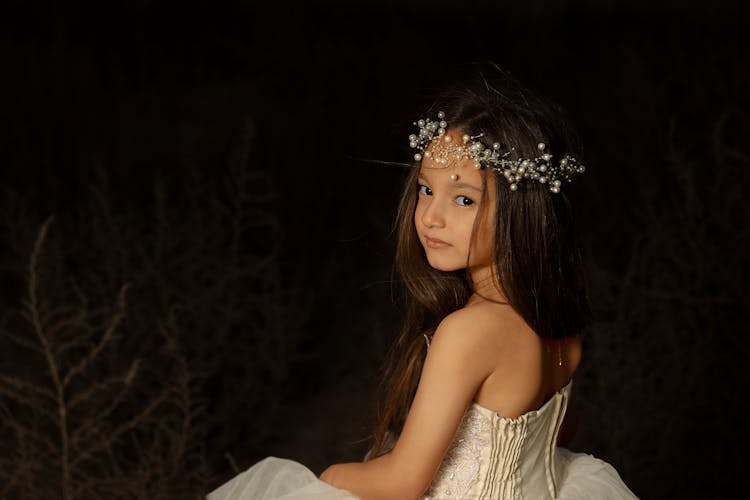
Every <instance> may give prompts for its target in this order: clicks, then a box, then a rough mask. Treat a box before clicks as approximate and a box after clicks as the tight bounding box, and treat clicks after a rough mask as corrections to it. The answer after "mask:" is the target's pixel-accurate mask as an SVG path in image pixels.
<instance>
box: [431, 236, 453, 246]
mask: <svg viewBox="0 0 750 500" xmlns="http://www.w3.org/2000/svg"><path fill="white" fill-rule="evenodd" d="M425 244H426V245H427V246H428V247H430V248H445V247H447V246H450V244H448V243H446V242H445V241H443V240H439V239H437V238H430V237H429V236H425Z"/></svg>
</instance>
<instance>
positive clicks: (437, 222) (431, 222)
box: [422, 199, 445, 227]
mask: <svg viewBox="0 0 750 500" xmlns="http://www.w3.org/2000/svg"><path fill="white" fill-rule="evenodd" d="M422 224H424V226H425V227H444V226H445V217H444V215H443V211H442V209H441V207H440V204H439V203H437V202H436V200H434V199H433V200H430V202H429V203H428V204H427V206H426V207H425V209H424V212H422Z"/></svg>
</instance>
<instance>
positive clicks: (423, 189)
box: [417, 184, 432, 196]
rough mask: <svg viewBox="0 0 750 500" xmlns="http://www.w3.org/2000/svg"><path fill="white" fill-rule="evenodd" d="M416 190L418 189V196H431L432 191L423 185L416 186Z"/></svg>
mask: <svg viewBox="0 0 750 500" xmlns="http://www.w3.org/2000/svg"><path fill="white" fill-rule="evenodd" d="M417 189H419V194H424V195H427V196H430V195H431V194H432V189H430V188H428V187H427V186H425V185H424V184H417Z"/></svg>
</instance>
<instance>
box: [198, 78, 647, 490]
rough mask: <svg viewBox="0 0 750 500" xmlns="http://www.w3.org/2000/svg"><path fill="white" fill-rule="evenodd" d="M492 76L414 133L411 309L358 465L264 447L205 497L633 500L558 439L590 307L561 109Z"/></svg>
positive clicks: (407, 197) (406, 230) (461, 87)
mask: <svg viewBox="0 0 750 500" xmlns="http://www.w3.org/2000/svg"><path fill="white" fill-rule="evenodd" d="M494 70H495V71H494V72H495V73H498V74H497V76H496V77H494V78H492V79H488V78H487V77H485V76H484V75H481V74H480V75H479V76H478V77H477V78H475V79H473V80H470V81H467V82H463V83H461V84H457V85H452V86H450V87H449V89H448V90H447V91H446V92H444V93H443V94H442V95H440V96H439V97H438V98H437V100H436V101H435V104H434V105H433V106H432V107H431V108H430V110H429V111H428V114H427V116H429V117H431V118H426V119H420V120H419V121H418V122H416V123H415V125H416V126H417V129H416V130H415V131H414V134H412V135H411V136H410V137H409V142H410V145H411V147H412V148H414V150H415V154H414V163H413V164H412V169H411V172H410V174H409V175H408V179H407V181H406V185H405V188H404V192H403V195H402V198H401V203H400V209H399V215H398V221H397V222H398V244H397V251H396V263H397V267H398V270H399V272H400V274H401V277H402V279H403V283H404V285H405V287H406V292H407V293H406V300H407V308H406V311H407V313H406V318H405V321H404V326H403V329H402V332H401V335H400V337H399V338H398V340H397V341H396V343H395V344H394V346H393V348H392V349H391V352H390V355H389V362H388V363H387V365H386V366H387V369H386V371H385V373H384V383H383V384H381V385H380V387H385V388H386V391H385V393H384V395H383V396H382V404H381V405H380V412H379V415H378V419H377V425H376V426H375V429H374V431H373V436H372V437H373V440H372V443H373V444H372V447H371V449H370V452H369V453H368V454H367V456H366V457H365V461H364V462H362V463H344V464H335V465H332V466H330V467H329V468H328V469H326V470H325V471H324V472H323V473H322V474H321V475H320V478H316V477H315V475H314V474H313V473H312V472H311V471H309V470H308V469H306V468H305V467H304V466H302V465H301V464H298V463H296V462H292V461H290V460H282V459H278V458H274V457H269V458H267V459H265V460H263V461H261V462H259V463H258V464H256V465H255V466H253V467H252V468H251V469H249V470H248V471H246V472H245V473H244V474H241V475H239V476H237V477H236V478H234V479H233V480H232V481H230V482H229V483H227V484H225V485H223V486H222V487H220V488H219V489H218V490H216V491H214V492H213V493H211V494H210V495H209V500H228V499H267V498H284V499H294V498H303V499H321V500H328V499H339V498H340V499H352V498H364V499H368V500H369V499H411V498H462V499H463V498H493V499H506V498H512V499H520V498H524V499H542V498H592V499H594V498H595V499H598V500H601V499H607V498H635V496H634V495H633V494H632V492H630V490H629V489H628V488H627V487H626V486H625V484H624V483H623V482H622V481H621V479H620V477H619V476H618V474H617V472H616V471H615V470H614V469H613V468H612V467H611V466H610V465H608V464H606V463H605V462H602V461H601V460H598V459H595V458H594V457H592V456H590V455H585V454H577V453H572V452H570V451H568V450H566V449H565V448H560V447H557V445H558V444H564V443H565V442H566V440H567V439H568V438H569V437H570V433H571V430H572V426H573V425H574V422H573V421H572V418H571V417H572V412H570V411H568V412H567V413H568V414H567V415H566V410H568V409H570V410H572V405H571V401H572V387H573V382H572V377H573V374H574V373H575V371H576V369H577V367H578V365H579V363H580V361H581V336H582V333H583V331H584V330H585V328H586V327H587V325H588V322H589V315H590V309H589V303H588V300H587V296H586V291H585V287H584V280H583V271H582V265H581V259H580V254H579V251H578V248H577V244H576V240H575V235H574V231H573V223H572V219H571V208H570V205H569V202H568V198H567V195H566V188H567V183H568V182H569V181H570V180H571V179H572V178H573V177H574V176H575V175H577V174H579V173H582V172H583V171H584V167H583V165H582V164H581V163H580V162H579V161H578V160H577V159H576V157H575V156H574V149H573V148H574V142H573V137H572V134H571V133H570V128H569V127H567V126H566V125H565V124H564V122H563V120H562V118H561V113H560V112H559V111H558V110H557V108H556V107H555V106H553V105H551V104H548V103H546V102H545V101H543V100H541V99H539V98H537V97H535V96H533V95H532V94H531V93H530V92H528V91H527V90H525V89H522V88H521V86H520V85H519V84H518V83H516V82H515V81H513V80H512V79H511V78H510V77H508V76H507V75H505V74H503V73H502V72H501V71H499V70H497V68H494ZM564 417H565V418H564Z"/></svg>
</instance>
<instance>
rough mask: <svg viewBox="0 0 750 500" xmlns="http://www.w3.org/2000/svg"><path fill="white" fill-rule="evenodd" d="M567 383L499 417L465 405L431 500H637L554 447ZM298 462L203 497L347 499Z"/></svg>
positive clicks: (267, 467) (262, 466)
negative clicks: (514, 414) (534, 406)
mask: <svg viewBox="0 0 750 500" xmlns="http://www.w3.org/2000/svg"><path fill="white" fill-rule="evenodd" d="M571 386H572V381H571V382H569V383H568V384H567V385H566V386H565V387H563V388H562V389H560V390H559V391H558V392H557V393H555V394H554V395H553V396H552V397H551V398H550V399H549V400H548V401H547V402H546V403H545V404H544V405H542V407H541V408H539V409H538V410H534V411H530V412H527V413H524V414H523V415H521V416H520V417H518V418H505V417H501V416H499V415H498V414H497V413H495V412H494V411H492V410H490V409H488V408H485V407H483V406H480V405H479V404H477V403H472V404H471V405H470V406H469V408H468V409H467V410H466V413H465V414H464V417H463V419H462V421H461V424H460V425H459V427H458V430H457V431H456V436H455V437H454V439H453V442H452V443H451V445H450V447H449V448H448V451H447V453H446V455H445V457H444V458H443V461H442V463H441V464H440V467H439V468H438V470H437V472H436V474H435V477H434V478H433V480H432V483H430V486H429V487H428V488H427V490H426V491H425V492H424V495H423V496H422V497H421V498H422V499H424V500H432V499H444V498H449V499H485V498H486V499H498V500H500V499H502V500H505V499H513V500H521V499H524V500H528V499H533V500H539V499H545V498H546V499H559V500H572V499H591V500H608V499H637V497H636V496H635V495H634V494H633V493H632V492H631V491H630V490H629V489H628V487H627V486H626V485H625V483H623V481H622V479H620V476H619V475H618V474H617V471H616V470H615V469H614V468H613V467H612V466H611V465H609V464H608V463H606V462H604V461H602V460H599V459H597V458H594V457H593V456H591V455H587V454H585V453H574V452H571V451H569V450H567V449H565V448H560V447H558V446H556V444H555V443H556V442H557V434H558V432H559V430H560V425H561V423H562V420H563V416H564V415H565V409H566V408H567V404H568V398H569V395H570V389H571ZM356 498H357V497H356V496H354V495H352V494H351V493H349V492H348V491H344V490H340V489H336V488H334V487H332V486H330V485H329V484H328V483H325V482H323V481H320V480H319V479H318V478H317V476H316V475H315V474H314V473H313V472H312V471H310V470H309V469H307V468H306V467H305V466H304V465H302V464H300V463H297V462H294V461H292V460H287V459H281V458H276V457H268V458H266V459H264V460H261V461H260V462H258V463H257V464H255V465H254V466H252V467H251V468H250V469H248V470H247V471H245V472H243V473H241V474H239V475H237V476H236V477H235V478H233V479H232V480H230V481H229V482H227V483H225V484H224V485H222V486H220V487H219V488H218V489H216V490H215V491H213V492H211V493H210V494H209V495H208V500H270V499H275V500H294V499H300V500H339V499H340V500H354V499H356Z"/></svg>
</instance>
